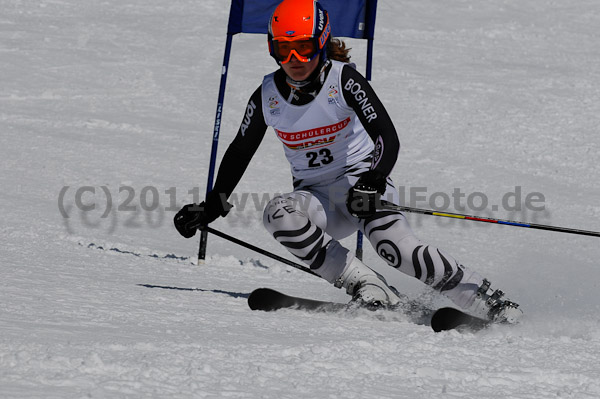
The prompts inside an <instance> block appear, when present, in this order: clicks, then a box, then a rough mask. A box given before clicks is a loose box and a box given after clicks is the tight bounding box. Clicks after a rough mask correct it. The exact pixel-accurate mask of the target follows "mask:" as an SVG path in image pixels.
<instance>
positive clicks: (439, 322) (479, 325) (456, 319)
mask: <svg viewBox="0 0 600 399" xmlns="http://www.w3.org/2000/svg"><path fill="white" fill-rule="evenodd" d="M491 323H492V322H491V321H490V320H484V319H480V318H479V317H475V316H471V315H470V314H467V313H465V312H463V311H460V310H458V309H455V308H441V309H438V310H436V311H435V313H434V314H433V316H432V318H431V328H432V329H433V331H435V332H440V331H448V330H467V331H479V330H481V329H484V328H486V327H487V326H489V325H490V324H491Z"/></svg>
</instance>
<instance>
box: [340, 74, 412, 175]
mask: <svg viewBox="0 0 600 399" xmlns="http://www.w3.org/2000/svg"><path fill="white" fill-rule="evenodd" d="M342 89H343V90H342V92H343V94H344V99H345V100H346V103H348V105H349V106H350V107H352V109H353V110H354V112H356V115H358V119H359V120H360V122H361V123H362V125H363V126H364V128H365V130H366V131H367V133H368V134H369V136H370V137H371V139H372V140H373V143H375V150H374V152H373V164H372V166H371V169H374V170H377V171H379V172H381V173H382V174H383V175H384V176H389V174H390V173H391V172H392V169H393V168H394V165H395V164H396V160H397V159H398V151H400V141H399V140H398V134H397V133H396V128H394V124H393V123H392V120H391V118H390V116H389V115H388V113H387V111H386V110H385V107H384V106H383V104H382V103H381V101H380V100H379V98H378V97H377V94H375V91H374V90H373V88H372V87H371V85H370V84H369V82H368V81H367V79H365V78H364V77H363V76H362V75H361V74H360V73H359V72H358V71H356V70H355V69H354V68H352V67H351V66H349V65H345V66H344V68H343V69H342Z"/></svg>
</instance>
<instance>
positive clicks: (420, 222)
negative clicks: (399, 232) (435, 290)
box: [0, 0, 600, 399]
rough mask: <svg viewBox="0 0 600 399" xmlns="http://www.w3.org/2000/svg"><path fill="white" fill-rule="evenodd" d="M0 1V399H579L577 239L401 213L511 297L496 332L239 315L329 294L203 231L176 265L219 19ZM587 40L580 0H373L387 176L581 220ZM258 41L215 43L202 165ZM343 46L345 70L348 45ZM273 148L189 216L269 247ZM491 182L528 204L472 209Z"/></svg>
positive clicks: (587, 145)
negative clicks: (257, 297)
mask: <svg viewBox="0 0 600 399" xmlns="http://www.w3.org/2000/svg"><path fill="white" fill-rule="evenodd" d="M0 8H1V9H2V13H1V15H0V76H2V78H1V80H2V84H1V85H0V132H1V134H0V163H1V165H2V173H1V174H0V182H1V186H2V190H1V192H0V208H1V210H2V215H3V216H2V224H1V225H0V238H1V239H2V247H1V248H0V254H1V255H2V264H1V266H0V273H1V274H0V397H3V398H4V397H6V398H80V397H99V398H104V397H131V398H134V397H135V398H138V397H173V398H188V397H197V398H216V397H233V398H255V397H265V398H271V397H272V398H328V397H329V398H335V397H348V398H431V397H444V398H459V397H460V398H479V397H485V398H493V397H498V398H535V399H537V398H577V399H579V398H598V397H600V382H599V381H600V362H599V361H598V358H599V357H600V332H598V331H600V330H599V328H598V327H599V324H600V317H599V316H598V314H599V310H600V302H599V301H598V298H597V296H596V295H595V293H596V292H597V291H598V288H599V287H598V284H599V281H600V272H599V271H598V270H599V269H598V266H599V265H598V259H600V247H599V246H598V238H594V237H583V236H574V235H566V234H559V233H552V232H543V231H534V230H527V229H517V228H512V227H501V226H490V225H477V224H468V223H469V222H464V221H456V220H443V219H441V218H437V219H435V218H430V217H427V216H417V215H408V218H409V220H410V222H411V224H412V225H413V228H414V230H415V231H416V233H417V234H418V235H419V236H420V237H421V238H423V239H424V240H425V241H427V242H431V243H432V244H434V245H438V246H440V247H441V248H443V249H445V250H446V251H447V252H449V253H451V254H453V255H454V256H456V257H457V258H458V259H460V260H461V262H462V263H464V264H466V265H469V266H471V267H472V268H473V269H475V270H477V271H479V272H481V273H482V274H484V275H486V276H487V277H488V278H490V280H491V281H492V282H493V283H494V285H496V286H498V287H500V288H501V289H503V290H504V291H506V292H507V293H508V294H509V296H510V297H511V298H513V299H514V300H516V301H518V302H519V303H521V305H522V307H523V309H524V310H525V313H526V317H525V319H524V321H523V323H522V324H521V325H519V326H516V327H513V328H508V327H502V326H494V327H492V328H490V329H487V330H485V331H482V332H479V333H476V334H470V333H458V332H445V333H438V334H435V333H433V332H432V331H431V330H430V328H429V327H427V326H423V325H416V324H412V323H410V322H409V321H408V319H407V318H406V317H405V316H402V315H390V314H385V315H373V314H360V315H358V316H349V315H343V314H333V315H324V314H310V313H305V312H298V311H293V310H290V311H280V312H277V313H262V312H252V311H250V310H249V309H248V307H247V304H246V298H247V296H248V295H249V293H250V292H251V291H252V290H253V289H255V288H258V287H272V288H276V289H279V290H281V291H283V292H285V293H288V294H292V295H302V296H306V297H310V298H315V299H327V300H337V301H344V300H346V299H347V298H346V295H345V294H344V293H343V292H342V291H341V290H337V289H334V288H332V287H331V286H329V285H328V284H327V283H326V282H324V281H321V280H319V279H316V278H315V277H313V276H310V275H306V274H304V273H302V272H299V271H296V270H290V269H289V268H288V267H286V266H284V265H281V264H277V263H276V262H275V261H271V260H270V259H268V258H264V257H262V256H260V255H258V254H254V253H251V252H249V251H248V250H245V249H243V248H239V247H236V246H234V245H233V244H231V243H228V242H226V241H224V240H221V239H220V238H217V237H213V236H211V237H210V239H209V255H210V256H209V258H208V259H207V261H206V264H205V265H204V266H197V265H195V257H196V251H197V245H198V242H197V238H194V239H191V240H185V239H182V238H180V237H179V236H178V235H177V233H176V232H175V230H174V229H173V228H172V227H171V219H172V217H173V215H174V210H175V209H177V208H178V207H179V206H181V205H182V204H184V203H187V202H190V201H192V200H194V197H195V196H196V197H197V196H198V194H194V190H195V191H196V192H197V193H203V192H204V191H205V187H206V186H205V180H206V175H207V166H208V158H209V153H210V149H209V146H210V143H211V132H212V129H213V126H212V125H213V121H214V109H215V100H216V98H217V92H218V81H219V77H220V70H221V61H222V54H223V45H224V43H225V29H226V21H227V16H228V11H229V4H228V3H223V2H220V1H212V0H211V1H201V2H198V1H189V0H174V1H170V2H164V1H158V0H145V1H140V0H134V1H129V2H126V3H121V2H117V1H114V0H108V1H104V2H94V3H92V2H78V1H72V0H63V1H55V0H44V1H39V2H24V1H19V0H3V1H2V2H1V6H0ZM599 36H600V4H598V2H596V1H591V0H580V1H573V2H568V3H563V2H554V1H549V0H533V1H528V2H520V1H516V0H504V1H501V2H497V1H491V0H485V1H473V0H464V1H453V2H448V3H447V2H434V1H430V0H425V1H419V2H408V1H389V0H387V1H381V0H380V2H379V8H378V19H377V28H376V43H375V54H374V70H373V86H374V87H375V89H376V90H377V92H378V94H379V96H380V97H381V99H382V100H383V102H384V103H385V104H386V107H387V109H388V112H389V113H390V115H391V116H392V118H393V119H394V121H395V123H396V125H397V127H398V132H399V135H400V141H401V143H402V147H403V148H402V152H401V156H400V159H399V161H398V164H397V166H396V168H395V171H394V173H393V175H392V177H393V178H394V180H395V181H396V183H397V184H398V185H399V186H401V187H405V192H406V193H407V196H408V195H409V192H410V188H411V187H412V188H414V187H420V188H426V193H427V195H428V196H429V197H431V196H432V194H433V193H436V192H437V193H441V192H443V193H447V194H449V195H451V194H452V192H453V190H454V188H460V189H461V190H462V192H463V193H466V194H467V196H468V194H470V193H475V192H480V193H485V195H486V196H487V197H488V198H489V207H488V208H487V209H488V210H486V211H485V212H487V213H485V212H484V214H486V215H488V216H492V217H497V218H505V219H513V220H528V221H532V222H537V223H543V224H552V225H557V226H565V227H573V228H580V229H587V230H596V231H597V230H600V224H599V223H598V220H599V218H600V206H599V205H598V204H597V199H598V198H599V197H600V188H599V185H598V181H600V166H599V165H600V155H599V154H600V139H599V138H598V127H599V126H600V73H599V72H598V65H599V64H600V46H599V45H598V43H599V40H598V39H599ZM265 41H266V39H265V38H264V37H261V36H256V35H240V36H239V37H236V38H235V39H234V46H233V55H232V59H231V66H230V71H229V82H228V89H227V93H226V99H225V109H224V114H223V120H222V131H221V132H222V133H221V137H222V141H221V146H220V154H222V153H223V150H224V148H225V147H226V145H227V143H228V142H229V141H230V140H231V139H232V138H233V136H234V134H235V132H236V131H237V127H238V124H239V122H240V120H241V119H242V118H241V117H242V115H243V110H244V109H245V103H246V101H247V99H248V97H249V96H250V94H251V93H252V92H253V91H254V90H255V88H256V87H257V86H258V84H260V81H261V77H262V76H263V75H264V74H266V73H268V72H270V71H272V70H273V69H274V67H275V64H274V62H273V61H272V59H271V58H270V57H269V55H268V52H267V50H266V43H265ZM349 42H350V45H351V47H353V55H354V57H353V60H354V61H356V62H357V64H358V66H359V69H360V70H364V55H363V54H364V52H365V48H366V47H365V44H364V43H361V42H358V41H349ZM250 65H251V66H252V67H248V66H250ZM268 136H269V135H268ZM280 146H281V145H280V144H279V142H278V141H277V140H275V138H274V137H272V136H269V137H267V138H266V139H265V140H264V142H263V144H262V146H261V148H260V150H259V153H258V154H257V156H256V157H255V159H254V160H253V161H252V163H251V165H250V168H249V170H248V172H247V173H246V175H245V177H244V179H243V180H242V182H241V183H240V185H239V187H238V189H237V190H236V192H237V193H239V194H240V197H241V194H242V193H258V195H257V196H255V197H252V196H250V197H248V202H246V203H238V204H237V205H238V206H237V207H236V208H235V209H234V210H233V211H232V212H231V214H230V215H229V216H228V217H227V218H226V219H224V220H219V221H217V222H216V223H215V224H214V226H215V228H217V229H219V230H223V231H226V232H228V233H229V234H231V235H234V236H236V237H240V238H242V239H245V240H248V241H250V242H252V243H254V244H256V245H260V246H261V247H263V248H265V249H267V250H269V251H272V252H275V253H278V254H281V255H283V256H287V254H285V252H284V251H283V250H282V249H281V248H279V246H278V244H277V243H276V242H274V240H273V239H272V238H270V237H269V236H268V234H267V233H266V231H264V229H263V228H262V226H261V222H260V217H261V213H262V212H261V209H260V206H259V204H260V203H261V202H262V203H263V204H264V202H265V198H267V197H266V196H264V197H263V195H268V196H270V197H272V196H273V195H274V194H275V193H280V192H282V191H283V192H285V191H289V190H291V184H290V182H291V180H290V175H289V167H288V165H287V163H286V161H285V159H284V157H283V152H282V150H281V148H280ZM82 187H83V188H87V191H84V192H81V193H80V194H82V204H80V205H79V207H78V206H77V203H76V192H77V190H78V189H81V188H82ZM152 187H154V188H155V191H154V189H153V188H152ZM515 187H520V190H521V191H522V200H524V198H525V196H526V195H527V194H529V193H533V192H539V193H542V194H543V196H544V205H545V207H546V209H545V211H537V212H534V211H530V210H524V209H521V210H510V209H503V208H502V207H500V208H499V209H498V210H497V211H496V212H491V211H489V209H491V207H492V205H500V204H501V200H502V196H503V195H505V193H507V192H515V190H516V189H515ZM92 188H93V189H94V190H95V191H94V192H92V191H91V189H92ZM61 193H62V194H63V195H62V196H61ZM107 193H108V194H110V196H111V201H112V207H111V208H108V209H107V203H108V199H107ZM61 197H62V198H61ZM154 198H156V200H157V203H156V204H155V203H154V202H153V200H154ZM511 198H514V197H511ZM438 199H440V200H441V197H440V198H438ZM127 200H131V201H130V202H127ZM93 201H95V202H96V204H97V207H96V209H93V210H89V211H85V212H84V211H81V209H80V208H81V207H82V205H83V206H85V205H90V204H92V202H93ZM465 202H466V198H465V199H463V202H462V205H465ZM142 205H144V206H145V207H146V208H147V209H149V208H151V209H153V210H151V211H149V210H143V209H142ZM153 205H156V206H153ZM414 205H418V206H421V207H429V204H428V203H427V202H420V203H417V204H414ZM438 205H439V204H438ZM131 207H133V208H131ZM448 210H449V211H460V210H459V209H455V208H453V206H452V205H451V206H450V208H449V209H448ZM465 212H467V213H469V209H467V210H466V211H465ZM470 213H473V212H470ZM63 214H66V215H67V216H68V217H67V218H66V217H64V216H63ZM249 233H250V234H249ZM344 243H345V244H347V245H353V239H352V238H348V239H346V240H344ZM365 259H366V261H367V263H369V264H370V265H372V266H374V267H376V268H377V269H378V271H380V272H381V273H383V274H384V275H385V276H386V278H388V280H389V281H390V282H391V283H392V284H393V285H395V286H397V287H398V288H399V289H400V290H401V291H402V292H405V293H407V294H408V295H409V296H410V297H412V298H419V299H422V300H423V301H424V302H426V303H429V304H432V305H437V306H441V305H443V304H447V302H445V301H444V300H442V299H439V298H436V297H434V296H432V295H431V294H430V293H429V292H428V291H427V290H426V289H424V288H423V287H422V285H420V284H419V283H418V282H415V281H413V280H412V279H410V278H408V277H405V276H400V275H398V274H396V273H394V271H393V270H388V269H387V268H386V266H385V265H383V262H381V261H379V260H378V259H377V256H376V254H375V253H374V252H373V251H372V249H370V248H366V254H365Z"/></svg>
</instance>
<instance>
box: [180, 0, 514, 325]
mask: <svg viewBox="0 0 600 399" xmlns="http://www.w3.org/2000/svg"><path fill="white" fill-rule="evenodd" d="M268 44H269V51H270V54H271V56H272V57H273V58H274V59H275V61H277V63H278V64H279V66H280V68H279V69H278V70H277V71H275V72H274V73H271V74H269V75H267V76H265V77H264V80H263V82H262V85H261V86H260V87H259V88H258V89H257V90H256V91H255V92H254V94H252V96H251V97H250V100H249V101H248V106H247V108H246V114H245V116H244V120H243V122H242V124H241V126H240V128H239V130H238V133H237V136H236V137H235V139H234V140H233V142H232V143H231V144H230V145H229V147H228V149H227V151H226V152H225V155H224V156H223V160H222V161H221V165H220V167H219V172H218V175H217V180H216V183H215V185H214V188H213V190H212V191H211V192H210V193H209V195H208V196H207V198H206V201H205V202H203V203H201V204H200V206H198V205H197V204H189V205H186V206H184V207H183V208H182V209H181V210H180V211H179V212H178V213H177V215H176V216H175V219H174V223H175V226H176V228H177V230H178V231H179V233H180V234H181V235H182V236H184V237H186V238H189V237H192V236H193V235H194V234H195V233H196V230H197V229H198V228H202V227H204V226H206V225H208V224H209V223H211V222H213V221H214V220H215V219H217V218H218V217H219V216H225V215H227V213H228V212H229V210H230V209H231V207H232V206H231V205H230V204H229V203H228V202H227V198H229V196H230V195H231V193H232V192H233V190H234V188H235V187H236V185H237V183H238V182H239V181H240V179H241V178H242V175H243V174H244V171H245V170H246V168H247V166H248V164H249V163H250V160H251V159H252V156H253V155H254V153H255V152H256V150H257V149H258V147H259V145H260V143H261V141H262V139H263V137H264V135H265V132H266V130H267V127H268V126H271V127H272V128H273V129H274V131H275V133H276V135H277V138H278V139H279V140H281V142H282V143H283V149H284V151H285V155H286V157H287V159H288V161H289V163H290V165H291V171H292V175H293V186H294V190H293V191H292V192H290V193H288V194H284V195H281V196H278V197H276V198H274V199H273V200H271V201H270V202H269V203H268V204H267V206H266V208H265V210H264V217H263V223H264V225H265V227H266V229H267V230H268V231H269V233H271V234H272V235H273V237H274V238H275V239H276V240H277V241H279V242H280V243H281V244H282V245H283V246H285V247H286V248H287V250H288V251H289V252H291V253H292V254H293V255H294V256H296V257H298V258H300V259H301V260H302V261H303V262H305V263H306V264H308V265H309V266H310V268H311V269H312V270H313V271H314V272H315V273H317V274H318V275H319V276H321V277H322V278H324V279H325V280H327V281H329V282H330V283H332V284H334V285H335V286H336V287H338V288H344V289H345V290H346V292H347V293H348V294H350V295H351V296H352V298H353V300H354V301H357V302H359V303H362V304H364V305H366V306H368V307H370V308H377V307H393V306H394V305H396V304H398V303H399V297H398V296H397V293H396V292H395V290H394V289H393V288H390V287H389V286H388V285H387V284H386V282H385V280H384V279H383V277H381V276H380V275H379V274H377V273H375V272H374V271H373V270H372V269H370V268H369V267H367V266H366V265H365V264H364V263H362V262H361V261H360V260H359V259H358V258H356V257H354V256H353V254H352V253H351V251H349V250H348V249H347V248H345V247H343V246H342V245H341V244H340V243H339V241H338V240H340V239H342V238H344V237H347V236H349V235H351V234H353V233H354V232H356V231H357V230H360V231H362V232H363V233H364V235H365V237H366V238H367V239H368V240H369V241H370V243H371V245H372V246H373V248H375V250H376V252H377V254H379V256H380V257H381V258H382V259H383V260H385V261H386V262H387V263H388V264H389V265H390V266H391V267H393V268H396V269H398V270H399V271H401V272H403V273H405V274H407V275H409V276H413V277H415V278H417V279H419V280H421V281H422V282H424V283H425V284H427V285H429V286H430V287H432V288H433V289H434V290H437V291H439V292H441V293H442V294H444V295H445V296H447V297H448V298H450V299H451V300H452V301H453V302H454V303H456V304H457V305H458V306H459V307H461V308H464V309H465V310H467V311H468V312H470V313H471V314H473V315H476V316H479V317H483V318H488V319H491V320H493V321H498V322H511V323H512V322H515V321H516V320H517V319H518V318H519V317H520V316H521V314H522V312H521V310H520V309H518V305H517V304H515V303H514V302H510V301H508V300H505V299H503V298H502V296H503V295H502V292H501V291H499V290H493V289H491V288H490V284H489V282H488V281H487V280H485V279H483V278H482V277H481V276H480V275H479V274H477V273H475V272H473V271H471V270H469V269H467V268H466V267H464V266H463V265H461V264H460V263H458V262H457V261H456V260H455V259H453V258H452V257H451V256H450V255H448V254H446V253H444V252H442V251H440V250H439V249H437V248H434V247H433V246H431V245H427V244H425V243H423V242H421V241H420V240H419V239H418V238H417V237H415V235H414V234H413V232H412V231H411V229H410V226H409V224H408V222H407V220H406V218H405V217H404V215H403V214H402V213H401V212H398V211H393V210H386V209H382V206H381V204H382V203H385V202H384V201H387V202H389V203H392V204H398V199H399V195H398V192H397V190H396V189H395V187H394V186H393V185H392V181H391V179H390V178H389V177H388V176H389V175H390V173H391V171H392V168H393V167H394V164H395V163H396V159H397V157H398V151H399V148H400V145H399V141H398V137H397V134H396V130H395V128H394V125H393V123H392V121H391V119H390V117H389V115H388V113H387V111H386V110H385V108H384V106H383V104H382V103H381V102H380V100H379V99H378V97H377V95H376V94H375V92H374V91H373V89H372V88H371V86H370V84H369V83H368V81H367V80H366V79H365V78H364V77H363V76H362V75H361V74H360V73H358V72H357V71H356V70H355V69H354V67H353V65H351V64H348V61H349V56H348V51H349V49H346V46H345V44H344V43H343V42H341V41H339V40H338V39H332V37H331V27H330V24H329V16H328V15H327V12H326V11H325V10H324V9H323V8H322V7H321V5H320V4H319V3H318V2H317V1H316V0H284V1H283V2H282V3H280V4H279V5H278V6H277V8H276V9H275V12H274V13H273V15H272V17H271V19H270V21H269V33H268Z"/></svg>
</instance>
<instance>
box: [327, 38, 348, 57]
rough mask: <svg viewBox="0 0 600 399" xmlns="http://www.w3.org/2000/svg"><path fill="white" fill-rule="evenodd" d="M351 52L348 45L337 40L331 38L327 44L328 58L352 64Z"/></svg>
mask: <svg viewBox="0 0 600 399" xmlns="http://www.w3.org/2000/svg"><path fill="white" fill-rule="evenodd" d="M350 50H352V49H351V48H349V47H348V48H346V43H344V42H343V41H342V40H340V39H337V38H331V40H330V41H329V43H327V57H329V58H331V59H332V60H336V61H341V62H350V54H349V53H350Z"/></svg>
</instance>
